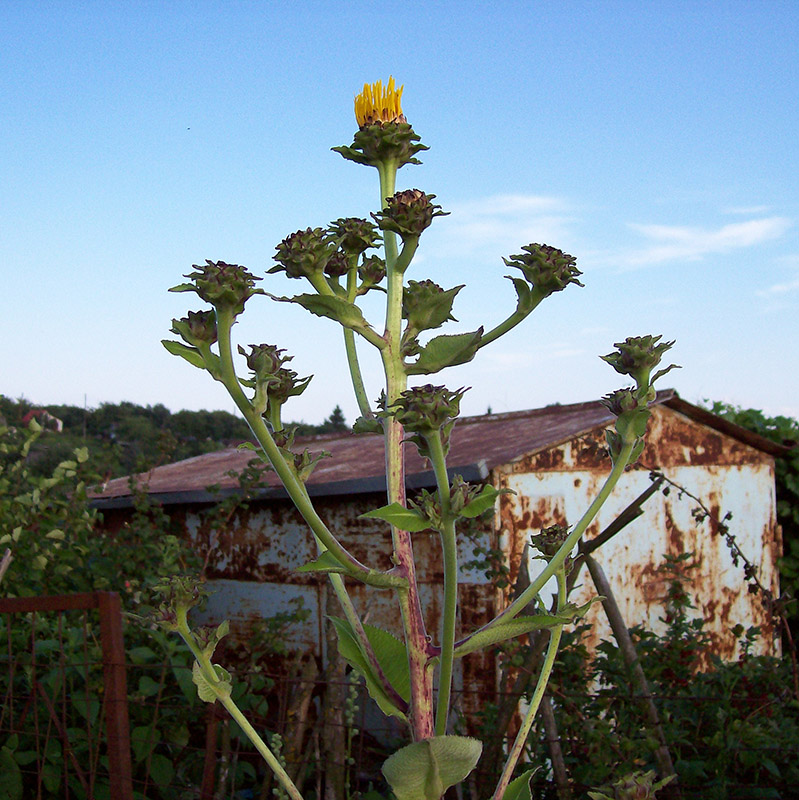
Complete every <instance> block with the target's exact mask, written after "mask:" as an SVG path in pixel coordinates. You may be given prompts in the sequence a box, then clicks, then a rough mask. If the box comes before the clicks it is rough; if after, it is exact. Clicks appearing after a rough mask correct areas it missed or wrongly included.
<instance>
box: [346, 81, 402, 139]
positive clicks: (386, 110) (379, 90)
mask: <svg viewBox="0 0 799 800" xmlns="http://www.w3.org/2000/svg"><path fill="white" fill-rule="evenodd" d="M403 88H404V87H403V86H400V87H399V89H396V88H394V78H389V79H388V84H387V86H386V88H385V89H383V81H376V82H375V83H373V84H371V85H370V84H368V83H365V84H364V85H363V91H362V92H361V93H360V94H356V95H355V119H356V120H357V121H358V126H359V127H360V128H363V127H365V126H366V125H375V124H379V125H383V124H385V123H387V122H405V116H404V115H403V113H402V106H401V105H400V100H401V99H402V90H403Z"/></svg>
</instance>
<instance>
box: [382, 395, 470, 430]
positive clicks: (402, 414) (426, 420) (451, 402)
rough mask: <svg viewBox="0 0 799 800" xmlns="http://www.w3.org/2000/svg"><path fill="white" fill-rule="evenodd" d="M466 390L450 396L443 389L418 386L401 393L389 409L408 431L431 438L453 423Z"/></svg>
mask: <svg viewBox="0 0 799 800" xmlns="http://www.w3.org/2000/svg"><path fill="white" fill-rule="evenodd" d="M465 391H466V390H465V389H463V388H461V389H458V390H457V391H454V392H451V391H450V390H449V389H447V387H446V386H432V385H431V384H429V383H428V384H426V385H425V386H417V387H415V388H413V389H407V390H406V391H404V392H403V393H402V394H401V395H400V396H399V398H398V399H397V401H396V402H394V403H393V404H392V405H391V406H390V407H389V409H388V413H389V414H390V415H391V416H393V417H394V418H395V419H396V420H397V422H399V423H400V424H401V425H402V426H403V427H404V428H405V430H407V431H411V432H412V433H421V434H423V435H424V434H430V433H433V432H434V431H438V430H441V429H442V428H443V427H444V426H445V425H447V423H449V422H451V421H454V420H455V418H456V417H457V416H458V413H459V412H460V403H461V398H462V397H463V395H464V392H465Z"/></svg>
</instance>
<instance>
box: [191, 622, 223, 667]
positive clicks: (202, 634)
mask: <svg viewBox="0 0 799 800" xmlns="http://www.w3.org/2000/svg"><path fill="white" fill-rule="evenodd" d="M228 633H230V623H229V622H228V621H227V620H225V621H224V622H223V623H221V624H220V625H200V626H199V627H198V628H195V629H194V630H193V631H192V635H193V636H194V641H195V643H196V644H197V646H198V647H199V649H200V651H201V652H202V653H203V654H204V655H205V656H206V657H207V658H209V659H210V658H213V655H214V651H215V650H216V648H217V645H218V644H219V642H220V641H222V639H224V637H225V636H227V635H228Z"/></svg>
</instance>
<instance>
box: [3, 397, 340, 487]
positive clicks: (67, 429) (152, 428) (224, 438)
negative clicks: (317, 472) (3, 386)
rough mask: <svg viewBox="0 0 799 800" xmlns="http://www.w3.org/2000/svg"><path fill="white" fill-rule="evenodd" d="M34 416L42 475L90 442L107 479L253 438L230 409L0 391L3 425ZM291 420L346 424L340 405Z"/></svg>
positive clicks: (333, 426)
mask: <svg viewBox="0 0 799 800" xmlns="http://www.w3.org/2000/svg"><path fill="white" fill-rule="evenodd" d="M31 416H32V417H33V418H35V419H36V420H37V421H38V422H39V424H40V425H42V427H43V428H44V429H45V431H46V432H47V433H46V434H45V435H42V436H41V437H39V439H38V440H37V441H36V443H35V445H34V447H33V448H32V450H31V452H30V454H29V456H28V463H29V466H30V468H31V469H32V470H33V471H35V472H36V473H37V474H41V475H47V474H51V473H52V471H53V469H54V468H55V466H56V465H57V464H58V463H60V462H61V461H64V460H66V459H69V458H72V456H73V453H74V450H75V448H76V447H83V446H86V447H88V449H89V457H90V463H91V466H92V468H93V470H94V472H95V473H96V474H97V475H99V476H100V477H101V478H103V479H104V480H108V479H109V478H116V477H119V476H122V475H130V474H132V473H134V472H142V471H145V470H148V469H151V468H152V467H155V466H158V465H160V464H167V463H170V462H172V461H179V460H180V459H183V458H191V457H192V456H197V455H202V454H203V453H210V452H213V451H214V450H220V449H222V448H224V447H229V446H231V445H236V444H239V443H240V442H244V441H249V440H250V439H251V438H252V437H251V434H250V429H249V428H248V427H247V423H246V422H245V421H244V420H243V419H242V418H241V417H237V416H236V415H235V414H231V413H229V412H227V411H176V412H175V413H172V412H171V411H170V410H169V409H168V408H167V407H166V406H164V405H162V404H161V403H158V404H156V405H154V406H139V405H136V404H135V403H128V402H123V403H101V404H100V405H99V406H98V407H97V408H88V409H84V408H81V407H79V406H70V405H47V406H40V405H37V404H36V403H34V402H32V401H30V400H27V399H25V398H20V399H17V400H13V399H11V398H8V397H5V396H4V395H0V426H1V425H7V426H10V427H22V426H25V425H26V424H28V422H29V420H30V418H31ZM290 424H291V425H292V426H293V425H296V427H297V429H298V434H300V435H307V434H314V433H328V432H333V431H343V430H347V429H348V426H347V423H346V420H345V419H344V414H343V413H342V411H341V409H340V408H339V407H338V406H336V407H335V408H334V409H333V412H332V413H331V415H330V416H329V417H328V418H327V419H325V420H324V422H322V423H321V424H319V425H309V424H307V423H304V422H300V423H290ZM59 429H60V430H59Z"/></svg>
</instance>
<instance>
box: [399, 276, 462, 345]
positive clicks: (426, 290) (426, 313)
mask: <svg viewBox="0 0 799 800" xmlns="http://www.w3.org/2000/svg"><path fill="white" fill-rule="evenodd" d="M461 289H463V284H461V285H460V286H456V287H455V288H453V289H448V290H447V291H444V290H443V289H442V288H441V287H440V286H439V285H438V284H437V283H434V282H433V281H429V280H425V281H408V285H407V286H406V287H405V291H404V293H403V297H402V318H403V319H407V320H408V328H409V329H410V330H413V331H415V332H418V331H426V330H430V329H432V328H439V327H441V326H442V325H443V324H444V323H445V322H448V321H450V320H451V321H453V322H457V320H456V319H455V317H453V316H452V313H451V312H452V303H453V301H454V300H455V295H456V294H458V292H459V291H460V290H461Z"/></svg>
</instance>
